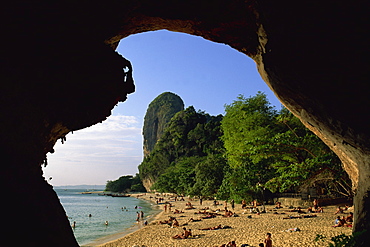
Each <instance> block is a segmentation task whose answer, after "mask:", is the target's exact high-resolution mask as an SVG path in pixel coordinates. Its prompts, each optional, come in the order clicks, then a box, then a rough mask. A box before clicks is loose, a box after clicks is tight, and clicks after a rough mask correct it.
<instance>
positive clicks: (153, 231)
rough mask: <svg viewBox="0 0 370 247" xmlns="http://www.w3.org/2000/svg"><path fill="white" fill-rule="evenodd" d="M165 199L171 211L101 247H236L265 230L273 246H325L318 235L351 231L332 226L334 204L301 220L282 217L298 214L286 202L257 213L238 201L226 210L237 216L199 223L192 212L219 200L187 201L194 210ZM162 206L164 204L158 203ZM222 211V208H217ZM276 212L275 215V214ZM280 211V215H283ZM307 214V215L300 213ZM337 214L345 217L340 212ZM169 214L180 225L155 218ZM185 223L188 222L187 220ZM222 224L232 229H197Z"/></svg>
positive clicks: (255, 240)
mask: <svg viewBox="0 0 370 247" xmlns="http://www.w3.org/2000/svg"><path fill="white" fill-rule="evenodd" d="M150 197H155V195H154V194H149V193H147V194H146V195H143V196H141V197H140V198H142V199H145V200H152V202H153V204H155V201H154V198H150ZM164 198H165V200H164V202H170V203H171V204H172V205H173V207H172V208H171V211H172V212H169V211H168V210H167V212H164V211H163V212H161V213H159V214H158V215H157V216H155V218H154V219H153V221H152V222H151V223H149V225H148V226H145V227H142V228H141V229H140V230H137V231H135V232H132V233H130V234H128V235H126V236H124V237H122V238H119V239H116V240H113V241H110V242H107V243H105V244H101V245H99V246H102V247H116V246H127V247H132V246H140V247H141V246H146V247H151V246H153V247H154V246H158V247H159V246H220V245H222V244H227V243H228V242H230V241H233V240H234V241H236V244H237V246H240V245H242V244H249V245H250V246H258V244H259V243H262V242H263V240H264V238H265V235H266V233H267V232H270V233H271V234H272V240H273V246H274V247H275V246H287V247H290V246H301V247H304V246H328V242H316V241H315V237H316V235H317V234H321V235H324V236H326V237H327V239H330V238H331V237H333V236H336V235H339V234H342V233H344V234H351V231H352V228H350V227H332V225H333V224H334V220H335V218H336V216H337V215H334V212H335V209H336V207H335V206H328V207H324V212H323V213H317V214H316V215H317V217H313V218H301V219H283V217H287V216H290V215H291V216H297V215H299V214H298V213H295V212H287V211H288V210H289V209H288V206H289V205H282V206H283V208H282V209H278V210H274V209H273V208H274V206H272V205H268V206H266V211H267V212H266V213H262V214H260V215H257V214H256V213H250V210H249V209H248V210H245V209H242V208H241V205H240V204H235V209H234V210H232V209H231V206H230V203H228V209H229V210H231V211H233V212H235V213H236V214H238V215H239V217H228V218H225V217H223V216H217V217H215V218H211V219H202V220H201V221H199V222H188V220H189V219H190V218H193V219H198V218H200V217H201V216H204V215H203V214H195V213H196V212H198V211H199V210H201V209H203V208H205V207H209V209H210V210H214V211H215V210H217V209H219V210H223V209H224V207H225V205H224V204H225V203H224V202H223V201H220V204H223V205H218V206H213V201H203V203H202V205H200V202H199V200H193V201H190V202H191V203H192V205H193V206H194V207H195V209H190V210H185V208H186V205H185V204H186V203H187V202H189V200H188V198H185V201H176V202H175V201H174V199H173V198H170V197H164ZM159 206H160V207H161V209H164V204H160V205H159ZM175 209H178V210H180V211H183V212H184V213H181V214H174V213H173V211H174V210H175ZM219 213H220V214H224V211H220V212H219ZM276 213H277V214H276ZM282 213H283V214H282ZM284 213H285V214H284ZM302 215H308V214H302ZM339 215H340V216H343V215H344V216H347V215H348V212H347V213H345V214H339ZM169 216H172V217H175V218H176V219H177V220H178V222H179V224H180V227H175V228H171V227H170V226H168V225H166V224H162V225H159V224H158V221H163V220H168V219H169ZM187 222H188V223H187ZM183 224H187V225H185V226H184V227H186V228H188V229H191V230H192V234H193V237H191V238H188V239H173V238H172V236H174V235H176V234H181V233H182V232H183V230H182V227H183V226H182V225H183ZM219 224H221V225H222V226H225V225H226V226H230V227H231V228H227V229H219V230H199V229H202V228H207V227H214V226H217V225H219ZM297 227H298V228H299V229H300V231H295V232H287V231H286V230H288V229H290V228H297Z"/></svg>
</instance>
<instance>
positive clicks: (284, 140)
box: [139, 93, 351, 201]
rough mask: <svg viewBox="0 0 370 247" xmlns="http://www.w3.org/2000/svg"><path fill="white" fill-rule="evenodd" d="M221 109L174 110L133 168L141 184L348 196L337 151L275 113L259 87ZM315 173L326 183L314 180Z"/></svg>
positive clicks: (209, 191) (229, 194)
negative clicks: (214, 111) (210, 111)
mask: <svg viewBox="0 0 370 247" xmlns="http://www.w3.org/2000/svg"><path fill="white" fill-rule="evenodd" d="M225 111H226V115H225V116H224V117H223V116H221V115H219V116H216V117H215V116H210V115H208V114H206V113H204V112H200V111H198V112H196V111H195V110H194V108H193V107H189V108H187V109H186V110H184V111H181V112H179V113H177V114H176V115H175V116H174V117H173V118H172V119H171V121H170V122H169V124H168V127H167V128H166V129H165V131H164V133H163V136H162V137H161V139H160V140H159V141H158V142H157V144H156V145H155V146H154V150H153V152H152V153H151V154H150V155H149V156H147V157H146V158H145V159H144V161H143V162H142V164H141V165H140V166H139V171H140V177H141V178H142V179H143V180H150V181H151V183H150V187H147V189H150V188H151V189H155V190H157V191H159V192H172V193H177V194H183V195H191V196H200V197H211V198H213V197H217V198H218V199H223V200H229V199H234V200H235V201H241V200H243V199H246V200H252V199H254V198H259V199H261V200H262V199H263V198H264V196H265V194H262V191H271V192H295V193H296V192H304V191H302V186H305V187H312V188H313V189H315V190H319V191H325V194H326V195H327V194H331V195H332V197H336V196H346V197H347V196H348V197H351V193H348V191H350V190H351V186H350V180H349V178H348V176H347V175H346V174H345V172H344V170H343V167H342V164H341V162H340V160H339V159H338V157H337V156H336V155H335V154H334V153H333V152H332V151H331V150H330V149H329V148H328V147H327V146H326V145H325V144H324V143H323V142H322V141H321V140H320V139H319V138H318V137H317V136H315V135H314V134H313V133H312V132H311V131H309V130H308V129H307V128H306V127H304V125H303V124H302V123H301V122H300V121H299V120H298V118H296V117H295V116H293V114H291V113H290V112H289V111H288V110H287V109H286V108H282V109H281V110H280V111H277V110H276V109H275V108H274V107H273V106H271V105H270V103H269V102H268V100H267V98H266V95H265V94H263V93H258V94H257V95H256V96H253V97H250V98H245V97H244V96H242V95H241V96H239V97H238V99H237V100H235V101H234V102H233V103H232V104H230V105H226V106H225ZM328 170H329V171H331V173H332V175H331V176H328V175H326V173H325V172H326V171H328ZM319 174H321V176H322V177H323V178H324V180H325V182H324V183H321V184H320V185H312V181H313V180H318V179H317V178H318V175H319ZM319 180H320V179H319ZM337 184H341V185H342V186H336V185H337ZM148 185H149V184H148V183H147V186H148ZM270 194H271V193H270ZM320 195H323V192H321V193H320ZM265 199H266V198H265Z"/></svg>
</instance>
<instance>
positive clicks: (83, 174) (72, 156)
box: [44, 30, 281, 185]
mask: <svg viewBox="0 0 370 247" xmlns="http://www.w3.org/2000/svg"><path fill="white" fill-rule="evenodd" d="M92 52H93V51H92ZM117 52H118V53H120V54H121V55H123V56H124V57H125V58H127V59H128V60H130V61H131V63H132V65H133V70H134V73H133V75H134V80H135V85H136V92H135V93H133V94H131V95H129V96H128V100H127V101H126V102H123V103H120V104H119V105H118V106H116V107H115V108H114V109H113V111H112V113H113V114H112V116H111V117H109V118H108V120H106V121H105V122H103V123H101V124H97V125H94V126H92V127H90V128H87V129H84V130H80V131H76V132H74V134H68V135H67V142H65V143H64V144H63V145H62V144H61V143H60V142H58V143H57V144H56V146H55V151H56V152H55V153H54V154H48V164H49V165H48V166H47V167H46V168H44V174H45V175H44V176H45V178H47V179H48V180H49V178H50V177H52V180H49V181H50V183H51V184H53V185H77V184H92V185H93V184H105V183H106V181H107V180H114V179H117V178H118V177H120V176H122V175H126V174H135V173H136V172H137V166H138V165H139V164H140V162H141V161H142V135H141V131H142V124H143V119H144V115H145V112H146V109H147V107H148V104H149V103H150V102H151V101H152V100H153V99H154V98H155V97H157V96H158V95H159V94H161V93H163V92H173V93H176V94H178V95H179V96H180V97H181V98H182V99H183V101H184V103H185V107H188V106H191V105H192V106H194V108H195V109H200V110H203V111H206V112H207V113H209V114H211V115H218V114H223V113H224V105H225V104H230V103H232V102H233V100H235V99H236V97H237V96H238V95H239V94H244V96H251V95H255V94H256V93H257V92H258V91H262V92H265V93H266V94H267V95H268V98H269V100H270V102H271V103H272V104H273V105H275V106H277V107H278V108H280V105H281V104H280V102H279V101H278V100H277V98H276V97H275V96H274V94H273V93H272V92H271V90H270V89H269V88H268V86H267V85H266V84H265V83H264V82H263V81H262V79H261V77H260V75H259V74H258V72H257V69H256V64H255V63H254V61H253V60H252V59H251V58H249V57H247V56H246V55H244V54H242V53H240V52H238V51H236V50H234V49H232V48H230V47H229V46H227V45H224V44H219V43H214V42H211V41H208V40H205V39H203V38H201V37H196V36H191V35H188V34H183V33H175V32H169V31H165V30H162V31H156V32H146V33H142V34H136V35H132V36H129V37H127V38H125V39H123V40H121V42H120V44H119V46H118V48H117Z"/></svg>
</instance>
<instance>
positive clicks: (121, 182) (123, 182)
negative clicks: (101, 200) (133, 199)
mask: <svg viewBox="0 0 370 247" xmlns="http://www.w3.org/2000/svg"><path fill="white" fill-rule="evenodd" d="M105 191H111V192H119V193H123V192H129V191H139V192H145V191H146V190H145V188H144V186H143V184H142V182H141V180H140V177H139V174H136V175H135V176H131V175H127V176H121V177H120V178H118V179H117V180H113V181H111V180H109V181H107V184H106V186H105Z"/></svg>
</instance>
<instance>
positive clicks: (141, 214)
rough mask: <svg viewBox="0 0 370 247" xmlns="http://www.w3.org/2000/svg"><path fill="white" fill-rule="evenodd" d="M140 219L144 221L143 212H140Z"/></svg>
mask: <svg viewBox="0 0 370 247" xmlns="http://www.w3.org/2000/svg"><path fill="white" fill-rule="evenodd" d="M140 217H141V218H142V219H144V212H143V211H140Z"/></svg>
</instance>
